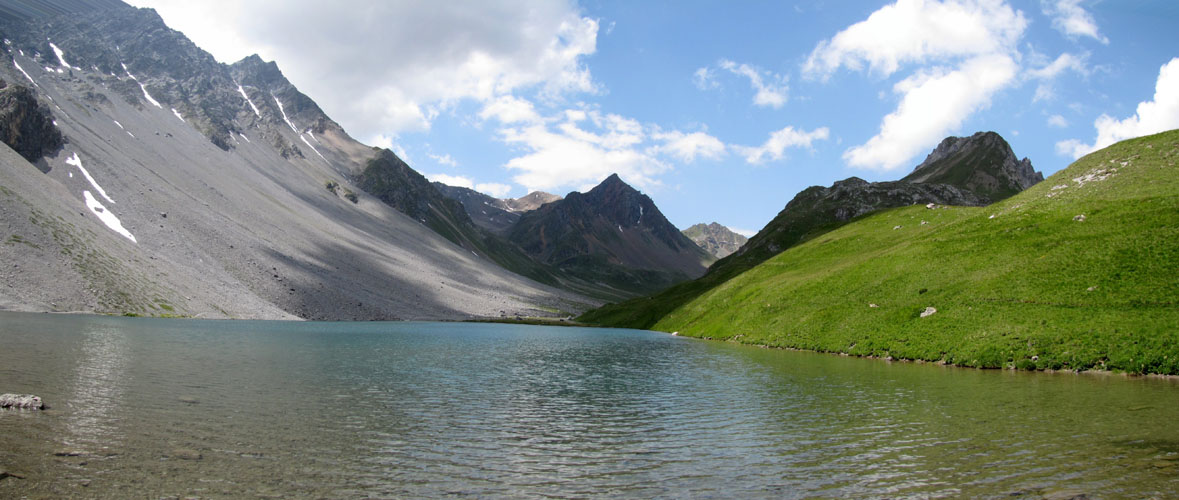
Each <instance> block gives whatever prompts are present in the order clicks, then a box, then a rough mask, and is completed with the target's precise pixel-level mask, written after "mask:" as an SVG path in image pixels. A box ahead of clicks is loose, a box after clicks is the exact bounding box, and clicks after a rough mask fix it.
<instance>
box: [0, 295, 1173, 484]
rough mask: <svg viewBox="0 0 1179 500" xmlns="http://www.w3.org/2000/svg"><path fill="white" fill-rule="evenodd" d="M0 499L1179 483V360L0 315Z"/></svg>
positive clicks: (559, 332)
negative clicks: (982, 366)
mask: <svg viewBox="0 0 1179 500" xmlns="http://www.w3.org/2000/svg"><path fill="white" fill-rule="evenodd" d="M0 392H16V393H33V394H37V395H39V396H41V397H42V398H44V400H45V401H46V402H47V403H49V404H50V405H52V409H50V410H47V411H43V412H33V411H19V410H0V469H4V470H7V471H9V472H13V473H17V474H19V475H22V476H24V478H23V479H19V478H14V477H9V478H7V479H0V498H19V497H22V496H27V497H30V498H60V497H68V496H73V497H99V498H106V497H109V498H160V497H180V498H183V497H188V496H199V497H202V498H222V497H232V498H279V497H286V498H303V497H312V498H316V497H325V498H368V497H373V498H389V497H393V498H403V497H430V498H436V497H442V496H460V497H461V496H469V497H484V498H485V497H493V498H498V497H504V498H538V497H559V498H567V497H628V498H630V497H633V498H697V497H713V498H734V497H737V498H800V497H871V498H875V497H984V498H985V497H994V498H999V497H1005V498H1008V497H1017V498H1019V497H1023V498H1041V497H1052V498H1068V497H1070V496H1073V495H1080V494H1084V495H1087V496H1088V497H1089V498H1144V497H1151V496H1155V497H1159V498H1174V497H1176V496H1177V495H1179V384H1177V383H1175V382H1173V381H1169V380H1160V379H1148V378H1126V377H1121V376H1092V375H1072V374H1029V373H1012V372H999V371H977V370H968V369H955V368H946V367H939V366H934V365H916V364H901V363H895V364H890V363H886V362H882V361H876V360H862V359H849V358H840V357H837V356H830V355H820V354H811V353H799V352H787V351H774V350H765V349H757V348H752V347H744V346H735V345H729V344H724V343H719V342H708V341H696V340H689V339H683V338H678V337H672V336H669V335H665V334H659V333H652V332H643V331H634V330H603V329H584V328H554V327H527V326H510V325H493V324H454V323H295V322H260V321H200V320H160V319H139V318H110V317H97V316H57V315H52V316H51V315H43V314H18V313H0Z"/></svg>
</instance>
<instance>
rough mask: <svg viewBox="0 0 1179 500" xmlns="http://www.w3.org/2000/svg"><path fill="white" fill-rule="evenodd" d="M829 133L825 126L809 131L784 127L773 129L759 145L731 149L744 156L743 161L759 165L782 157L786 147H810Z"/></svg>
mask: <svg viewBox="0 0 1179 500" xmlns="http://www.w3.org/2000/svg"><path fill="white" fill-rule="evenodd" d="M829 135H830V131H829V130H827V127H819V128H817V129H815V130H812V131H810V132H807V131H804V130H796V129H795V128H794V127H786V128H784V129H782V130H778V131H775V132H773V133H771V134H770V138H769V139H766V142H764V143H762V145H761V146H756V147H750V146H733V149H734V150H736V151H737V152H739V153H741V155H743V156H744V157H745V161H746V162H748V163H751V164H754V165H760V164H762V163H764V162H765V161H766V160H767V159H769V160H770V161H776V160H780V159H782V157H783V156H784V155H785V153H786V148H806V149H811V143H813V142H814V141H818V140H826V139H827V137H828V136H829Z"/></svg>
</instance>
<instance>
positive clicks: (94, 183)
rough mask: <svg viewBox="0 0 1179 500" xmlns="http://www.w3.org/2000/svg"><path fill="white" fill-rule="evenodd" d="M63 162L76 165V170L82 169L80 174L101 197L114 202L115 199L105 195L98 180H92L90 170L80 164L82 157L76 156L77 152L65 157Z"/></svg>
mask: <svg viewBox="0 0 1179 500" xmlns="http://www.w3.org/2000/svg"><path fill="white" fill-rule="evenodd" d="M65 162H66V165H73V166H75V167H78V170H81V171H82V175H83V176H85V177H86V180H88V181H90V185H91V186H94V190H95V191H98V194H101V195H102V197H103V198H106V201H109V202H111V203H114V202H115V200H112V199H111V197H110V196H107V194H106V191H105V190H103V189H102V186H99V185H98V181H96V180H94V177H91V176H90V172H88V171H87V170H86V167H83V166H82V159H81V158H78V153H74V156H73V157H71V158H69V159H67V160H66V161H65Z"/></svg>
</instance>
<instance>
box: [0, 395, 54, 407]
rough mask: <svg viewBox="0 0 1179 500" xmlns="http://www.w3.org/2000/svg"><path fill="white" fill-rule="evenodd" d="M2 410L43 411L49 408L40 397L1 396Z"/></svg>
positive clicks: (0, 405)
mask: <svg viewBox="0 0 1179 500" xmlns="http://www.w3.org/2000/svg"><path fill="white" fill-rule="evenodd" d="M0 408H20V409H22V410H43V409H45V408H47V407H46V406H45V403H44V402H42V401H41V398H40V397H37V396H34V395H32V394H0Z"/></svg>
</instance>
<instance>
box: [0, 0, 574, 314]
mask: <svg viewBox="0 0 1179 500" xmlns="http://www.w3.org/2000/svg"><path fill="white" fill-rule="evenodd" d="M0 39H2V40H4V44H3V45H2V46H0V50H2V51H3V52H4V53H5V56H6V58H7V60H8V61H9V63H7V64H3V65H0V78H3V79H4V80H6V81H7V82H10V83H13V82H16V83H19V84H21V85H24V86H27V88H28V89H29V90H30V91H31V92H32V93H33V94H34V97H35V100H36V102H37V103H38V104H39V105H40V106H42V107H45V108H47V109H51V110H52V120H56V122H57V128H58V129H59V130H60V131H61V134H62V136H63V137H64V138H65V146H64V147H63V148H62V149H61V150H60V151H56V152H53V151H51V152H48V153H47V155H46V156H45V157H44V158H42V159H41V160H38V165H42V163H43V164H44V166H45V167H47V168H45V169H43V171H45V170H47V172H44V173H43V171H38V169H37V168H35V167H34V166H33V165H32V164H30V163H29V162H28V161H27V160H26V159H25V158H22V157H21V156H20V155H18V154H17V153H16V152H14V151H13V150H12V149H10V148H9V146H8V145H0V234H2V235H4V237H5V241H4V244H3V245H0V262H4V263H5V264H6V265H5V266H4V268H3V269H2V270H0V280H2V281H3V282H4V283H5V284H6V285H7V286H5V287H0V308H4V309H21V310H36V311H62V310H66V311H98V312H110V313H135V314H143V315H161V314H179V315H199V316H202V317H205V316H210V317H245V318H286V319H290V318H295V317H301V318H309V319H394V318H401V319H411V318H418V319H459V318H469V317H472V316H499V315H502V314H509V315H510V314H522V315H546V314H554V311H566V312H568V311H572V310H577V309H578V308H581V307H584V305H585V304H586V303H588V302H585V300H588V299H584V298H583V297H580V296H578V295H576V294H571V293H566V292H563V291H560V290H556V289H554V288H552V287H548V286H544V285H541V284H539V283H537V282H535V281H532V280H528V279H525V278H523V277H521V276H520V275H518V274H513V273H512V272H509V271H506V270H505V269H504V267H508V265H506V264H505V265H504V267H500V266H497V265H496V264H495V263H496V262H500V261H501V260H507V261H510V260H511V259H517V260H516V261H515V262H517V263H518V264H519V266H520V267H524V268H527V266H529V265H531V264H532V263H531V260H530V259H529V258H528V257H527V256H525V255H524V254H523V251H521V250H519V249H515V247H514V246H512V245H509V244H507V243H500V244H497V243H496V242H495V241H491V240H480V238H483V234H482V233H481V232H479V231H478V228H476V227H474V225H473V224H471V223H470V222H469V220H468V219H465V217H466V214H465V213H464V211H463V210H462V208H461V206H459V205H458V204H457V203H453V202H450V201H449V200H446V199H445V198H442V197H441V196H440V195H438V193H437V191H436V190H435V189H434V188H433V187H432V186H430V184H429V183H428V182H427V181H425V179H424V178H420V176H416V175H415V174H416V172H412V169H410V168H409V167H408V166H407V165H404V163H403V162H401V161H400V159H397V158H396V157H395V156H394V155H392V153H382V152H379V151H377V150H374V149H373V148H369V147H367V146H365V145H363V144H360V143H359V142H357V141H355V140H353V139H352V138H351V137H349V136H348V135H347V134H346V133H344V131H343V130H342V129H340V128H339V126H338V125H336V124H335V123H334V122H332V121H331V120H330V119H329V118H328V117H326V116H325V115H323V114H322V111H320V109H319V108H318V106H316V105H315V103H314V102H313V101H311V100H310V98H307V96H305V95H303V94H301V93H300V92H299V91H298V90H297V89H296V88H295V87H294V86H293V85H291V84H290V82H288V81H287V80H286V78H285V77H283V76H282V73H281V72H280V71H279V70H278V66H277V65H275V64H273V63H266V62H263V61H261V59H258V58H256V57H250V58H246V59H244V60H243V61H239V62H238V63H235V64H234V65H232V66H230V65H224V64H220V63H217V62H216V61H215V60H214V59H213V58H212V56H210V55H209V54H207V53H205V52H204V51H201V50H200V49H199V48H197V47H196V46H195V45H193V44H192V43H191V42H190V41H188V40H187V39H186V38H184V37H183V35H181V34H180V33H178V32H175V31H173V30H171V29H169V28H168V27H167V26H165V25H164V24H163V22H162V21H161V20H160V18H159V16H157V15H156V14H155V12H154V11H151V10H150V9H136V8H132V7H130V6H127V5H125V4H122V3H120V2H112V1H108V0H52V1H46V2H35V3H34V2H22V1H18V0H0ZM25 116H31V115H25ZM16 123H18V121H12V122H11V123H10V124H16ZM20 123H23V122H20ZM50 123H52V121H51V122H50ZM18 128H19V127H18ZM366 169H368V172H367V173H368V175H370V176H372V177H373V178H374V179H377V180H378V181H380V182H383V183H384V184H381V187H382V188H383V189H376V188H374V191H376V192H377V193H378V194H382V195H384V198H386V199H388V200H390V203H389V204H386V203H384V202H380V201H378V198H377V197H376V196H373V195H370V194H368V193H364V192H363V190H362V189H361V188H360V187H359V186H358V183H357V182H356V178H357V177H360V176H363V175H365V174H366ZM378 184H379V183H378ZM325 188H326V189H325ZM341 193H343V195H341ZM411 217H412V218H411ZM423 219H425V220H426V221H427V222H428V223H429V224H426V223H422V222H421V221H422V220H423ZM464 221H466V223H465V224H464ZM435 228H437V229H436V231H437V232H436V231H435V230H434V229H435ZM448 231H449V232H448ZM439 233H445V235H446V237H443V236H440V235H439ZM448 239H449V240H450V241H448ZM456 243H458V244H456ZM480 245H482V246H480ZM513 249H515V250H513ZM488 254H494V255H496V256H497V257H492V256H491V255H488ZM497 259H498V260H497ZM538 275H541V276H542V277H543V273H538ZM550 281H554V280H550Z"/></svg>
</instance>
